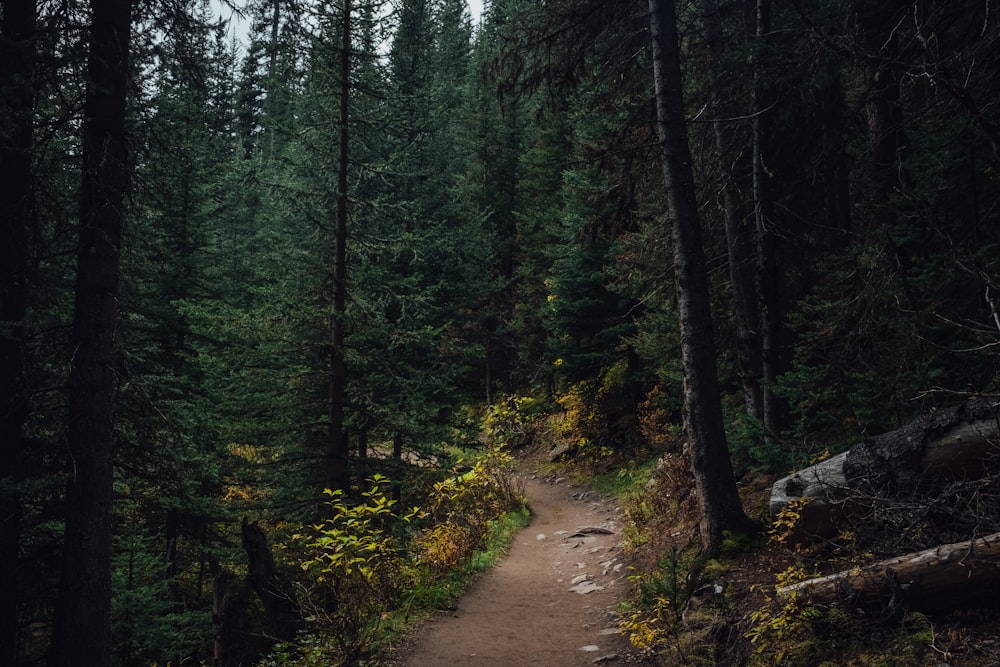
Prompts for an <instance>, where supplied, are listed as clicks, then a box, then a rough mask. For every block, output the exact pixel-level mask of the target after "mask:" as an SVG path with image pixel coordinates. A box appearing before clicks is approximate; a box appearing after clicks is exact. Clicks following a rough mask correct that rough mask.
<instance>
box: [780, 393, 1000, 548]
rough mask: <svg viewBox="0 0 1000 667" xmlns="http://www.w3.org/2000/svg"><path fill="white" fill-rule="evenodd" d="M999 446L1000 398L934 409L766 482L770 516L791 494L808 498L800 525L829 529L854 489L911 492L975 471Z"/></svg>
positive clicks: (806, 531)
mask: <svg viewBox="0 0 1000 667" xmlns="http://www.w3.org/2000/svg"><path fill="white" fill-rule="evenodd" d="M998 448H1000V399H996V398H981V399H977V400H974V401H970V402H968V403H965V404H963V405H960V406H958V407H955V408H949V409H942V410H935V411H933V412H931V413H929V414H927V415H924V416H923V417H921V418H920V419H917V420H916V421H913V422H911V423H909V424H907V425H906V426H903V427H902V428H899V429H897V430H895V431H891V432H889V433H885V434H882V435H878V436H875V437H872V438H866V439H865V440H863V441H862V442H861V443H859V444H858V445H856V446H855V447H853V448H851V449H850V450H848V451H846V452H844V453H842V454H839V455H837V456H834V457H832V458H830V459H828V460H826V461H823V462H822V463H818V464H816V465H814V466H810V467H808V468H805V469H803V470H799V471H798V472H795V473H793V474H792V475H789V476H788V477H784V478H782V479H780V480H778V481H777V482H776V483H775V484H774V486H773V487H772V488H771V502H770V509H771V515H772V516H775V515H777V514H778V512H780V511H781V509H782V508H783V507H785V506H786V505H788V503H789V502H791V501H793V500H795V499H800V498H809V499H812V500H811V502H809V504H808V505H806V506H805V507H803V508H802V512H801V518H800V520H799V531H800V532H801V533H802V534H803V535H804V536H807V535H828V534H830V532H831V531H833V530H835V528H836V523H837V514H838V512H840V511H848V510H849V503H845V502H844V501H845V499H847V498H848V497H849V496H850V494H851V493H852V492H853V491H856V490H858V489H860V488H862V487H864V488H865V489H867V490H868V491H870V492H877V493H879V494H883V495H893V494H899V493H912V492H914V491H919V489H920V488H921V487H922V486H924V485H927V484H933V483H938V482H941V481H947V480H957V479H962V478H966V477H972V478H974V477H978V476H979V475H981V474H982V473H983V472H984V465H985V463H986V461H987V458H988V456H989V455H990V454H992V453H996V452H997V451H1000V450H998Z"/></svg>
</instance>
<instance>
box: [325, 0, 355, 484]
mask: <svg viewBox="0 0 1000 667" xmlns="http://www.w3.org/2000/svg"><path fill="white" fill-rule="evenodd" d="M343 9H344V17H343V25H342V32H341V42H340V117H339V122H340V140H339V146H340V149H339V157H338V161H337V219H336V222H335V225H336V226H335V231H334V259H333V316H332V318H331V325H330V355H331V360H330V406H329V409H330V418H329V454H328V464H329V473H328V484H329V486H330V488H331V489H334V490H337V489H340V490H342V491H344V493H345V494H346V493H347V492H348V491H350V476H349V474H348V441H347V430H346V429H345V428H344V418H345V407H346V406H345V404H346V401H347V350H346V347H347V336H346V329H347V321H346V311H347V167H348V165H349V164H350V161H349V153H348V148H349V143H348V137H349V133H348V122H349V121H350V101H351V0H344V8H343Z"/></svg>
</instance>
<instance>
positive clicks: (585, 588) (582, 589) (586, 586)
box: [569, 579, 604, 595]
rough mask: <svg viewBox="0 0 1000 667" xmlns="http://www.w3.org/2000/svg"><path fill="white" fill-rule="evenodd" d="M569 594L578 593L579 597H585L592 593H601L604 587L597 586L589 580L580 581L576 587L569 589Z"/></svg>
mask: <svg viewBox="0 0 1000 667" xmlns="http://www.w3.org/2000/svg"><path fill="white" fill-rule="evenodd" d="M569 590H570V592H571V593H579V594H580V595H586V594H587V593H593V592H594V591H603V590H604V586H598V585H597V584H595V583H594V582H593V581H591V580H589V579H588V580H586V581H581V582H580V583H578V584H577V585H576V586H573V587H572V588H570V589H569Z"/></svg>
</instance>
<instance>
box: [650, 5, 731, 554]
mask: <svg viewBox="0 0 1000 667" xmlns="http://www.w3.org/2000/svg"><path fill="white" fill-rule="evenodd" d="M649 12H650V32H651V36H652V39H653V77H654V90H655V95H656V116H657V127H658V135H659V139H660V150H661V152H662V155H663V172H664V181H665V184H666V187H667V199H668V201H669V203H670V213H671V215H672V217H673V244H674V274H675V276H676V283H677V292H678V299H677V300H678V311H679V315H680V326H681V353H682V355H683V357H684V380H685V382H684V427H685V431H686V432H687V436H688V444H689V447H690V452H691V469H692V471H693V473H694V481H695V487H696V488H697V491H698V504H699V507H700V509H701V539H702V545H703V547H704V550H705V553H707V554H710V555H712V554H715V553H717V552H718V550H719V548H720V546H721V543H722V533H723V531H724V530H733V529H742V528H744V527H745V526H746V524H747V523H748V520H747V517H746V515H745V514H744V513H743V507H742V505H741V502H740V497H739V492H738V490H737V488H736V479H735V477H734V475H733V469H732V463H731V460H730V456H729V450H728V448H727V446H726V434H725V427H724V423H723V418H722V404H721V393H720V388H719V383H718V377H717V370H716V357H715V337H714V333H713V329H712V314H711V305H710V300H709V293H708V277H707V273H706V269H705V258H704V249H703V247H702V239H701V222H700V220H699V216H698V205H697V200H696V190H695V183H694V173H693V171H692V162H691V151H690V148H689V146H688V138H687V129H686V126H685V120H684V103H683V100H684V93H683V85H682V80H681V68H680V47H679V43H678V37H677V13H676V6H675V5H674V2H673V0H663V1H662V2H661V1H660V0H650V3H649Z"/></svg>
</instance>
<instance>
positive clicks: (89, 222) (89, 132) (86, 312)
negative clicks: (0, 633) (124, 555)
mask: <svg viewBox="0 0 1000 667" xmlns="http://www.w3.org/2000/svg"><path fill="white" fill-rule="evenodd" d="M131 20H132V3H131V0H93V1H92V2H91V29H90V42H91V43H90V54H89V58H88V76H89V79H88V84H87V97H86V102H85V107H84V122H83V173H82V178H81V188H80V207H79V213H80V221H79V230H80V231H79V234H80V238H79V247H78V250H77V276H76V293H75V303H74V313H73V332H72V337H71V342H72V349H71V353H72V366H71V370H70V387H69V424H68V428H67V433H66V448H67V450H68V452H69V459H70V463H71V465H72V468H71V469H70V471H69V480H68V484H69V486H68V495H67V503H66V508H67V511H66V529H65V539H64V547H63V549H64V555H63V571H62V576H61V579H60V584H59V597H58V600H57V603H56V610H55V618H54V622H53V637H52V652H51V655H50V665H52V666H53V667H74V666H76V665H79V664H81V663H85V664H91V665H109V664H111V542H112V539H111V537H112V529H111V519H112V514H111V509H112V507H111V506H112V478H113V470H112V468H113V461H114V393H115V370H114V350H115V329H116V325H117V320H118V283H119V265H120V243H121V238H122V227H123V223H124V218H125V214H124V202H125V194H126V192H127V191H128V188H129V180H130V167H129V164H128V151H127V146H126V137H125V100H126V91H127V85H128V78H129V77H128V75H129V43H130V39H131V36H130V30H131Z"/></svg>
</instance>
